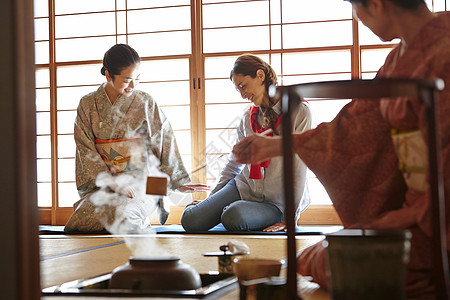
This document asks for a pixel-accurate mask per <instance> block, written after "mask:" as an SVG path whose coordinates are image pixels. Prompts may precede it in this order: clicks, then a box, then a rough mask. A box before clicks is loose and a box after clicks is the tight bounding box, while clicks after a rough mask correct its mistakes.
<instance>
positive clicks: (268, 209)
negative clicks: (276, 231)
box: [181, 179, 283, 231]
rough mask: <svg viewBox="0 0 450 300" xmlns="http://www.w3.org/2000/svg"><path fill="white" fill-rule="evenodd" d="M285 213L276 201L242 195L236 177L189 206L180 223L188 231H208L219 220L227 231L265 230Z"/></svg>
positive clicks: (279, 220) (278, 220)
mask: <svg viewBox="0 0 450 300" xmlns="http://www.w3.org/2000/svg"><path fill="white" fill-rule="evenodd" d="M282 219H283V213H282V212H281V211H280V210H279V209H278V207H276V206H275V205H273V204H270V203H264V202H255V201H245V200H241V199H240V195H239V191H238V189H237V187H236V182H235V180H234V179H232V180H230V181H229V182H228V183H227V184H226V185H225V186H224V187H223V188H222V189H221V190H219V191H218V192H216V193H215V194H214V195H211V196H209V197H208V198H206V199H205V200H203V201H202V202H200V203H199V204H197V205H191V206H189V207H186V209H185V210H184V211H183V214H182V216H181V225H183V228H184V229H185V230H186V231H206V230H209V229H211V228H213V227H214V226H216V225H217V224H219V223H220V222H222V224H223V226H224V227H225V228H226V229H227V230H228V231H249V230H263V229H264V228H267V227H269V226H270V225H273V224H275V223H278V222H281V220H282Z"/></svg>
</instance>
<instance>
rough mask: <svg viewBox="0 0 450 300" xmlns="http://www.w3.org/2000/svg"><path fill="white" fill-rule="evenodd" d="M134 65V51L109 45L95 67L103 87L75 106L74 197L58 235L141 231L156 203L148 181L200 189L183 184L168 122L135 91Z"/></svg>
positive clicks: (183, 171)
mask: <svg viewBox="0 0 450 300" xmlns="http://www.w3.org/2000/svg"><path fill="white" fill-rule="evenodd" d="M139 65H140V58H139V56H138V54H137V53H136V51H135V50H134V49H132V48H131V47H130V46H128V45H125V44H117V45H114V46H113V47H111V48H110V49H109V50H108V51H107V52H106V53H105V56H104V59H103V67H102V69H101V73H102V74H103V75H105V77H106V80H107V82H106V83H104V84H102V85H101V86H100V87H99V88H98V89H97V91H95V92H92V93H90V94H88V95H86V96H84V97H83V98H82V99H81V101H80V103H79V106H78V110H77V118H76V121H75V129H74V136H75V143H76V147H77V148H76V183H77V189H78V193H79V195H80V197H81V199H80V200H79V201H78V202H76V203H75V204H74V212H73V214H72V216H71V218H70V219H69V221H68V222H67V224H66V226H65V231H68V232H70V231H81V232H93V231H102V230H105V229H106V230H108V231H110V232H113V233H125V232H145V231H147V230H148V229H149V228H150V225H149V222H148V216H149V215H150V214H151V213H152V212H153V210H154V209H155V207H156V204H155V202H157V203H160V201H159V199H154V197H152V196H148V195H146V194H145V187H146V178H147V176H149V175H151V176H155V175H156V176H167V177H168V179H169V180H168V181H169V184H168V185H169V189H171V190H175V189H178V190H179V191H181V192H197V191H205V190H208V187H207V186H205V185H193V184H188V183H189V181H190V179H189V175H188V173H187V172H186V169H185V167H184V165H183V162H182V159H181V156H180V153H179V151H178V148H177V144H176V141H175V136H174V134H173V132H172V128H171V126H170V123H169V121H168V120H167V118H166V117H165V116H164V114H163V113H162V111H161V110H160V109H159V107H158V105H157V104H156V102H155V101H154V100H153V99H152V97H151V96H150V95H148V94H147V93H145V92H143V91H139V90H136V89H135V87H136V85H137V84H138V82H139V75H140V73H139ZM155 200H156V201H155ZM160 208H161V209H162V206H161V205H160ZM165 217H167V216H165ZM161 218H162V219H163V220H162V221H165V220H164V216H163V217H160V219H161Z"/></svg>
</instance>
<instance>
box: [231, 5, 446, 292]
mask: <svg viewBox="0 0 450 300" xmlns="http://www.w3.org/2000/svg"><path fill="white" fill-rule="evenodd" d="M350 2H351V4H352V6H353V11H354V13H355V14H356V15H357V17H358V18H359V19H360V20H361V21H362V22H363V23H364V24H365V25H366V26H367V27H369V28H370V29H371V30H372V31H373V32H374V33H375V34H376V35H378V36H379V37H380V39H382V40H384V41H391V40H393V39H396V38H398V39H400V43H399V44H398V45H397V46H396V47H395V48H394V49H393V50H392V51H391V52H390V54H389V55H388V57H387V59H386V62H385V64H384V65H383V66H382V67H381V68H380V70H379V71H378V73H377V77H391V78H392V77H403V78H405V77H407V78H441V79H443V80H444V82H445V86H446V87H445V89H444V90H443V91H441V92H440V93H439V95H438V105H439V107H440V109H439V127H440V128H439V129H440V134H441V144H442V148H441V155H442V156H441V159H442V162H441V163H442V170H444V185H445V204H446V215H447V221H446V228H447V249H450V243H449V241H450V238H449V233H450V226H449V225H450V157H449V154H450V118H448V114H449V112H450V13H449V12H443V13H432V12H430V10H429V9H428V8H427V6H426V4H425V2H424V1H423V0H350ZM390 100H392V99H390ZM425 122H426V121H425V116H424V107H423V104H422V103H420V102H419V100H417V99H406V98H400V99H396V100H394V101H389V100H380V101H379V102H377V101H364V100H353V101H351V102H350V103H349V104H347V105H346V106H345V107H343V108H342V110H341V111H340V112H339V113H338V115H337V116H336V118H335V119H334V120H333V121H331V122H329V123H322V124H320V125H319V126H317V127H316V128H315V129H313V130H310V131H307V132H305V133H301V134H294V135H293V147H294V151H295V152H296V153H297V154H298V155H299V156H300V158H301V159H302V160H303V161H304V162H305V164H306V165H307V166H308V167H309V168H310V169H311V170H312V171H313V172H314V173H315V174H316V175H317V177H318V178H319V179H320V181H321V182H322V183H323V185H324V186H325V188H326V190H327V192H328V193H329V195H330V198H331V200H332V202H333V205H334V208H335V209H336V211H337V213H338V215H339V217H340V218H341V221H342V223H343V225H344V227H345V228H374V229H408V230H409V231H410V232H411V233H412V239H411V253H410V261H409V264H408V274H407V286H406V293H407V297H412V298H419V297H420V298H429V297H434V293H435V283H434V282H433V278H432V255H431V239H430V238H431V218H432V216H431V214H430V195H429V191H428V186H429V182H428V168H427V146H426V143H425V141H426V136H427V132H426V127H425V124H426V123H425ZM233 153H234V155H235V156H236V159H237V161H238V162H242V163H257V162H259V161H262V160H264V159H267V158H269V157H274V156H279V155H281V139H280V138H270V137H263V136H260V135H253V136H251V137H248V138H246V139H244V140H242V141H241V142H240V143H239V144H237V145H236V146H235V147H234V148H233ZM298 266H299V270H298V271H299V273H300V274H302V275H309V276H312V277H313V280H314V281H315V282H317V283H319V284H320V285H321V286H322V287H324V288H326V289H327V288H329V282H328V278H327V264H326V260H325V249H324V247H323V246H322V244H321V243H318V244H316V245H314V246H312V247H310V248H308V249H306V250H305V251H303V252H302V253H301V255H300V256H299V257H298Z"/></svg>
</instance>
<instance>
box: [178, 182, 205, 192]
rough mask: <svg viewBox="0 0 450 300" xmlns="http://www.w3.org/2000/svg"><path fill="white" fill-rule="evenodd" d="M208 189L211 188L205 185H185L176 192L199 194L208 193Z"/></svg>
mask: <svg viewBox="0 0 450 300" xmlns="http://www.w3.org/2000/svg"><path fill="white" fill-rule="evenodd" d="M210 189H211V187H210V186H209V185H206V184H185V185H182V186H180V187H179V188H178V189H177V190H178V191H179V192H182V193H199V192H208V191H209V190H210Z"/></svg>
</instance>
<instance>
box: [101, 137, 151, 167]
mask: <svg viewBox="0 0 450 300" xmlns="http://www.w3.org/2000/svg"><path fill="white" fill-rule="evenodd" d="M95 146H96V148H97V151H98V153H99V154H100V156H101V157H102V159H103V161H104V162H105V164H106V165H107V166H108V168H109V170H110V172H111V173H112V174H116V173H121V172H124V171H129V170H136V169H143V168H144V165H145V155H146V154H145V153H146V147H145V144H144V141H143V139H142V136H140V135H137V136H134V137H131V138H121V139H111V140H102V139H95Z"/></svg>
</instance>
